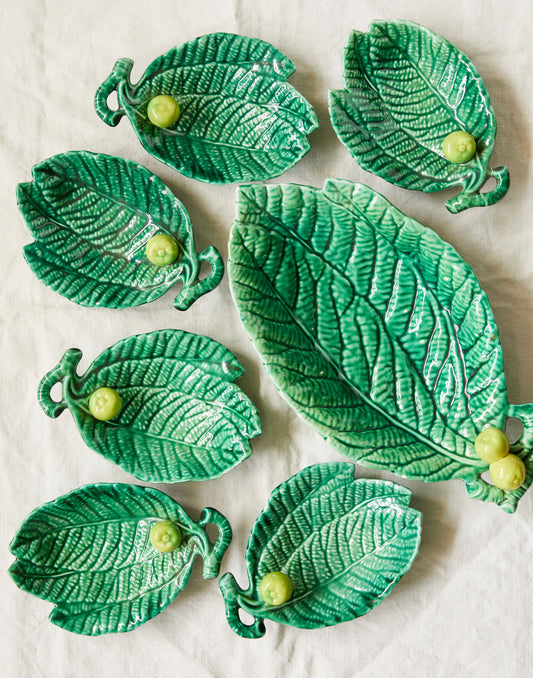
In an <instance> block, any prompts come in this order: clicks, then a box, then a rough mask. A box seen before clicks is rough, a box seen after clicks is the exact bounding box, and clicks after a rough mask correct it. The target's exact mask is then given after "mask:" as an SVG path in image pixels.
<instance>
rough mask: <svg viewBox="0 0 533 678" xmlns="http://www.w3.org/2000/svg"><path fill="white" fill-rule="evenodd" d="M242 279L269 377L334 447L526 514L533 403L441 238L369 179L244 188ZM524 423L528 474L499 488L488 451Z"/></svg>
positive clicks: (236, 246) (237, 284) (484, 303)
mask: <svg viewBox="0 0 533 678" xmlns="http://www.w3.org/2000/svg"><path fill="white" fill-rule="evenodd" d="M229 275H230V281H231V289H232V294H233V297H234V300H235V303H236V305H237V307H238V309H239V313H240V317H241V320H242V322H243V325H244V327H245V329H246V331H247V333H248V335H249V336H250V338H251V339H252V341H253V343H254V345H255V348H256V349H257V351H258V353H259V355H260V356H261V359H262V362H263V364H264V366H265V369H266V371H267V373H268V374H269V376H270V377H271V379H272V381H273V382H274V384H275V385H276V387H277V388H278V389H279V391H280V393H281V394H282V396H283V397H284V398H285V399H286V400H287V401H288V402H289V403H290V405H292V406H293V407H294V408H295V409H296V411H297V412H298V413H299V414H300V415H301V416H302V418H303V419H304V420H305V421H306V422H307V423H309V424H310V425H311V426H312V427H313V428H314V429H316V430H317V431H318V432H319V433H320V434H321V435H322V436H323V437H324V438H325V439H326V440H327V441H328V442H330V443H331V445H333V446H334V447H335V448H337V449H338V450H340V451H341V452H343V453H344V454H346V455H348V456H349V457H351V458H353V459H356V460H357V461H359V462H360V463H362V464H365V465H367V466H370V467H372V468H378V469H388V470H390V471H393V472H394V473H397V474H398V475H401V476H405V477H409V478H419V479H421V480H424V481H428V482H433V481H441V480H451V479H454V478H461V479H462V480H464V482H465V483H466V489H467V492H468V494H469V495H470V496H472V497H475V498H478V499H482V500H484V501H490V502H495V503H496V504H498V505H500V506H501V507H502V508H503V509H504V510H505V511H508V512H512V511H514V510H515V508H516V505H517V503H518V501H519V499H520V497H521V496H522V495H523V494H524V492H525V491H526V489H527V488H528V487H529V485H530V484H531V482H532V479H533V459H532V454H531V450H532V446H533V405H511V404H510V403H509V401H508V395H507V389H506V381H505V374H504V370H503V352H502V347H501V344H500V341H499V332H498V327H497V326H496V323H495V320H494V317H493V314H492V310H491V307H490V304H489V300H488V298H487V296H486V294H485V293H484V292H483V290H482V289H481V288H480V286H479V283H478V281H477V279H476V277H475V275H474V273H473V271H472V270H471V268H470V267H469V266H468V265H467V264H466V263H465V262H464V261H463V260H462V259H461V258H460V256H459V255H458V254H457V252H456V251H455V250H454V249H453V248H452V247H451V246H450V245H449V244H447V243H446V242H444V241H443V240H442V239H441V238H440V237H439V236H438V235H437V234H436V233H435V232H433V231H432V230H431V229H429V228H426V227H424V226H422V225H421V224H419V223H418V222H416V221H415V220H414V219H410V218H409V217H407V216H405V215H404V214H403V213H402V212H400V211H399V210H398V209H396V208H395V207H394V206H393V205H391V204H390V203H389V202H388V201H387V200H386V199H385V198H383V197H382V196H381V195H380V194H378V193H376V192H374V191H372V190H371V189H370V188H368V187H367V186H364V185H362V184H354V183H351V182H349V181H342V180H334V179H328V180H327V181H326V182H325V184H324V188H323V189H322V190H319V189H316V188H311V187H306V186H297V185H294V184H283V185H278V186H273V185H272V186H270V185H269V186H266V185H256V186H245V187H241V188H240V189H239V191H238V196H237V215H236V220H235V222H234V224H233V226H232V231H231V238H230V256H229ZM510 417H514V418H518V419H520V420H521V422H522V424H523V432H522V435H521V437H520V439H519V440H518V441H517V442H516V443H515V444H514V445H513V447H512V452H513V453H514V454H515V455H517V456H518V457H519V458H521V459H522V460H523V462H524V463H525V469H526V475H525V479H524V482H523V483H522V485H521V486H519V487H517V488H516V489H501V488H499V487H496V486H495V485H494V484H492V483H491V482H490V481H488V480H486V479H485V477H484V476H485V475H486V471H488V470H489V464H488V463H487V462H486V461H483V460H482V459H481V458H480V457H479V456H478V454H477V452H476V450H475V442H476V438H477V436H478V434H479V433H480V432H481V431H482V430H483V429H485V428H486V427H489V426H491V427H495V428H497V429H500V430H503V429H505V427H506V423H507V419H508V418H510Z"/></svg>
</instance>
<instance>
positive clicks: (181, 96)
mask: <svg viewBox="0 0 533 678" xmlns="http://www.w3.org/2000/svg"><path fill="white" fill-rule="evenodd" d="M132 66H133V61H132V60H131V59H119V60H118V61H117V62H116V63H115V66H114V68H113V71H112V72H111V74H110V75H109V76H108V77H107V78H106V80H105V81H104V82H103V84H102V85H101V86H100V88H99V89H98V91H97V93H96V98H95V107H96V111H97V112H98V115H99V116H100V117H101V118H102V120H103V121H104V122H106V123H107V124H108V125H111V126H113V127H114V126H116V125H118V123H119V121H120V119H121V118H122V117H123V116H124V115H126V116H127V117H128V118H129V120H130V122H131V124H132V126H133V129H134V131H135V133H136V135H137V137H138V138H139V141H140V142H141V144H142V145H143V146H144V148H145V149H146V150H147V151H148V153H150V154H151V155H153V156H154V157H155V158H157V159H158V160H160V161H161V162H164V163H165V164H167V165H169V166H170V167H173V168H174V169H176V170H177V171H178V172H181V174H184V175H185V176H187V177H192V178H194V179H199V180H200V181H206V182H209V183H214V184H226V183H233V182H238V181H252V180H262V179H268V178H270V177H275V176H278V175H279V174H281V173H282V172H285V171H286V170H288V169H290V168H291V167H292V166H293V165H294V164H295V163H296V162H298V161H299V160H300V159H301V158H302V156H304V155H305V154H306V153H307V151H308V150H309V142H308V141H307V135H308V134H310V133H311V132H312V131H313V130H314V129H315V128H316V127H318V120H317V117H316V115H315V113H314V111H313V109H312V107H311V105H310V104H309V103H308V102H307V101H306V100H305V99H304V98H303V97H302V96H301V95H300V94H299V93H298V92H297V91H296V90H295V89H294V88H293V87H292V86H291V85H289V84H288V83H287V82H285V81H286V80H287V78H288V77H289V76H290V75H291V74H292V73H293V72H294V70H295V67H294V64H293V63H292V62H291V61H289V59H288V58H287V57H286V56H285V55H284V54H282V53H281V52H280V51H278V50H277V49H275V48H274V47H273V46H272V45H270V44H269V43H267V42H263V41H262V40H257V39H253V38H247V37H244V36H241V35H233V34H230V33H213V34H210V35H205V36H203V37H200V38H197V39H196V40H191V41H190V42H186V43H185V44H183V45H181V46H179V47H175V48H174V49H171V50H170V51H169V52H167V53H166V54H163V55H162V56H160V57H158V58H157V59H156V60H155V61H153V62H152V63H151V64H150V65H149V66H148V68H147V69H146V71H145V73H144V74H143V76H142V77H141V79H140V80H139V82H137V84H135V85H133V84H132V83H131V82H130V79H129V75H130V72H131V69H132ZM114 91H116V93H117V98H118V108H117V109H116V110H112V109H111V108H110V107H109V105H108V97H109V95H110V94H111V93H112V92H114ZM159 97H164V98H166V99H167V101H171V102H172V105H173V106H174V108H175V110H176V116H178V117H175V116H174V117H171V118H169V119H168V120H165V121H160V120H157V118H156V119H155V120H154V119H153V117H152V116H151V111H150V106H151V105H152V104H151V102H155V101H157V100H158V98H159ZM161 124H164V126H161Z"/></svg>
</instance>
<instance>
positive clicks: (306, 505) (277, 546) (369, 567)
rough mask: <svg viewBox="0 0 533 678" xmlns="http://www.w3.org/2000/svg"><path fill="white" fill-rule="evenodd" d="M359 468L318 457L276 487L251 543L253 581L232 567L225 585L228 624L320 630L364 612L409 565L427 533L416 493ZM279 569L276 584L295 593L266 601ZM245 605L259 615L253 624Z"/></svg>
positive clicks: (255, 632) (255, 633) (250, 633)
mask: <svg viewBox="0 0 533 678" xmlns="http://www.w3.org/2000/svg"><path fill="white" fill-rule="evenodd" d="M353 471H354V466H353V464H348V463H336V464H335V463H331V464H317V465H315V466H310V467H308V468H306V469H304V470H303V471H300V473H297V474H296V475H294V476H293V477H292V478H290V479H289V480H287V481H286V482H284V483H282V484H281V485H280V486H279V487H277V488H276V489H275V490H274V491H273V492H272V494H271V496H270V499H269V501H268V503H267V505H266V507H265V509H264V510H263V511H262V513H261V514H260V515H259V517H258V518H257V520H256V522H255V525H254V527H253V528H252V532H251V534H250V538H249V540H248V546H247V549H246V569H247V573H248V580H249V585H248V588H247V589H246V590H242V589H240V588H239V587H238V585H237V583H236V581H235V579H234V577H233V575H232V574H230V573H227V574H224V575H223V576H222V578H221V579H220V582H219V585H220V589H221V591H222V595H223V596H224V602H225V605H226V617H227V619H228V622H229V625H230V626H231V628H232V629H233V630H234V631H235V632H236V633H238V634H239V635H240V636H242V637H244V638H260V637H261V636H263V635H264V633H265V625H264V621H263V620H264V619H270V620H272V621H276V622H279V623H280V624H289V625H291V626H296V627H298V628H302V629H316V628H321V627H324V626H332V625H334V624H338V623H340V622H345V621H350V620H352V619H355V618H357V617H361V616H362V615H364V614H366V613H367V612H369V611H370V610H371V609H372V608H374V607H375V606H376V605H378V604H379V603H380V602H381V601H382V600H383V599H384V598H385V597H386V596H388V595H389V593H390V592H391V591H392V589H393V588H394V586H396V584H397V583H398V581H399V579H400V577H401V576H402V575H403V574H405V572H407V570H408V569H409V568H410V566H411V563H412V562H413V560H414V558H415V556H416V554H417V552H418V546H419V543H420V535H421V515H420V513H419V512H418V511H415V510H414V509H411V508H409V500H410V497H411V492H410V491H409V490H407V489H405V488H403V487H400V486H399V485H395V484H394V483H391V482H387V481H384V480H369V479H363V478H361V479H357V480H354V477H353ZM280 574H281V577H280ZM273 575H274V577H275V578H276V579H277V581H276V580H274V582H273V583H272V585H271V591H274V593H279V592H280V587H279V581H280V579H281V580H282V581H283V580H285V581H287V580H288V581H289V582H290V586H289V590H288V591H285V590H283V591H282V592H283V593H286V594H287V595H285V596H283V597H282V598H278V599H276V600H275V601H274V602H272V598H271V597H267V598H266V602H265V596H264V595H263V590H264V587H265V581H267V580H268V578H271V577H272V576H273ZM276 588H277V589H278V590H277V591H276ZM240 610H243V611H244V612H247V613H248V614H250V615H252V617H253V622H252V623H251V624H245V623H244V622H243V621H242V620H241V618H240V616H239V611H240Z"/></svg>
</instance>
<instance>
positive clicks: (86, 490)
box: [9, 484, 231, 636]
mask: <svg viewBox="0 0 533 678" xmlns="http://www.w3.org/2000/svg"><path fill="white" fill-rule="evenodd" d="M162 520H170V521H172V523H173V524H174V525H176V526H177V528H178V529H179V531H180V532H181V535H182V541H181V544H180V545H179V546H178V548H176V549H174V550H173V551H171V552H168V553H163V552H162V551H159V550H157V549H156V548H154V546H152V544H151V541H150V530H151V528H152V527H153V525H155V524H157V523H158V522H159V521H162ZM208 523H213V524H214V525H216V527H217V528H218V531H219V534H218V538H217V541H216V542H215V543H214V544H212V543H211V542H210V540H209V538H208V537H207V535H206V532H205V527H206V525H207V524H208ZM230 541H231V527H230V525H229V523H228V521H227V520H226V518H225V517H224V516H223V515H222V514H220V513H219V512H218V511H215V510H214V509H211V508H206V509H204V511H203V513H202V516H201V519H200V521H199V522H198V523H195V522H194V521H193V520H191V518H190V517H189V516H188V515H187V513H185V511H184V510H183V509H182V508H181V506H180V505H179V504H177V503H176V502H175V501H174V500H173V499H171V498H170V497H168V496H167V495H166V494H163V492H159V491H158V490H154V489H152V488H149V487H138V486H135V485H122V484H109V485H108V484H98V485H86V486H85V487H81V488H79V489H77V490H74V491H73V492H70V493H69V494H66V495H64V496H62V497H59V498H58V499H56V500H55V501H51V502H49V503H47V504H44V505H43V506H41V507H40V508H38V509H36V510H35V511H33V512H32V513H31V514H30V515H29V516H28V518H27V519H26V520H25V521H24V523H23V524H22V525H21V527H20V528H19V530H18V532H17V534H16V535H15V537H14V538H13V541H12V542H11V545H10V549H11V553H12V554H13V555H14V556H15V557H16V558H17V560H16V561H15V562H14V563H13V565H12V566H11V568H10V570H9V572H10V574H11V576H12V577H13V579H14V581H15V583H16V584H17V586H18V587H19V588H21V589H22V590H23V591H27V592H28V593H33V595H35V596H37V597H38V598H42V599H43V600H48V601H49V602H51V603H54V605H55V607H54V609H53V610H52V612H51V614H50V621H51V622H53V623H54V624H57V626H60V627H62V628H64V629H66V630H67V631H72V632H73V633H79V634H83V635H90V636H96V635H100V634H102V633H113V632H115V633H117V632H124V631H131V630H132V629H135V628H137V626H140V625H141V624H144V622H145V621H148V620H149V619H152V617H155V616H156V615H157V614H159V612H161V611H162V610H164V609H165V607H166V606H167V605H168V604H169V603H171V602H172V601H173V600H174V598H175V597H176V596H177V595H178V593H179V592H180V591H181V590H182V589H183V588H184V586H185V585H186V583H187V580H188V579H189V575H190V573H191V569H192V566H193V561H194V559H195V558H196V556H201V557H202V558H203V576H204V578H205V579H210V578H214V577H216V576H217V575H218V573H219V570H220V561H221V560H222V557H223V555H224V553H225V551H226V549H227V547H228V545H229V543H230Z"/></svg>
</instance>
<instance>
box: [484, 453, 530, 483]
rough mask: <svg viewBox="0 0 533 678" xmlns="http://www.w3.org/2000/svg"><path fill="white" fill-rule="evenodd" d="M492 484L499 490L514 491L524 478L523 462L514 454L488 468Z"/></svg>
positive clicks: (524, 468)
mask: <svg viewBox="0 0 533 678" xmlns="http://www.w3.org/2000/svg"><path fill="white" fill-rule="evenodd" d="M489 473H490V477H491V478H492V482H493V483H494V484H495V485H496V487H499V488H500V490H516V489H518V488H519V487H520V485H522V483H523V482H524V480H525V478H526V467H525V465H524V462H523V461H522V460H521V459H520V457H517V456H516V454H508V455H507V456H505V457H503V458H502V459H500V460H499V461H495V462H494V463H493V464H491V465H490V466H489Z"/></svg>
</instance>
